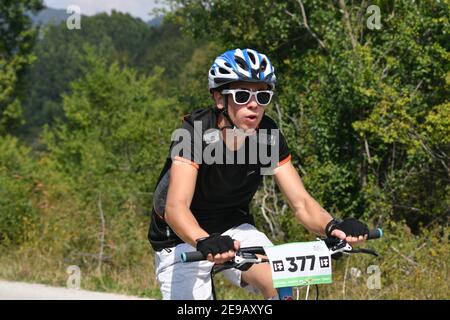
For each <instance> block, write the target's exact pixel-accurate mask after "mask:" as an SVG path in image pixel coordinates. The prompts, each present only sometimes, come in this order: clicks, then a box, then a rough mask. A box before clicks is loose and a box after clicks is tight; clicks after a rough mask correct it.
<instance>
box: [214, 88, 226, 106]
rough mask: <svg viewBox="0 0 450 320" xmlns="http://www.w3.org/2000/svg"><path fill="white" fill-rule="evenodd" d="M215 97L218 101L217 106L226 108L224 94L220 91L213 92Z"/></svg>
mask: <svg viewBox="0 0 450 320" xmlns="http://www.w3.org/2000/svg"><path fill="white" fill-rule="evenodd" d="M213 99H214V101H215V102H216V106H217V108H219V109H223V108H224V102H223V95H222V94H221V93H220V92H219V91H214V92H213Z"/></svg>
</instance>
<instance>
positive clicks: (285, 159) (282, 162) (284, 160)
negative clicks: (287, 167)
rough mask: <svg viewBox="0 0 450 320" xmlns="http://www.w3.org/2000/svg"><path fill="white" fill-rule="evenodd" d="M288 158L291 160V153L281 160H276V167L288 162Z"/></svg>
mask: <svg viewBox="0 0 450 320" xmlns="http://www.w3.org/2000/svg"><path fill="white" fill-rule="evenodd" d="M290 160H291V155H288V156H287V157H286V158H284V159H283V160H281V161H280V162H278V167H281V166H282V165H283V164H285V163H286V162H289V161H290Z"/></svg>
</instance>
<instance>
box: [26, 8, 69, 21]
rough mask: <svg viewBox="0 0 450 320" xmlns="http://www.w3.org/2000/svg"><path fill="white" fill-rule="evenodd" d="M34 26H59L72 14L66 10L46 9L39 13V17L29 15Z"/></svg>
mask: <svg viewBox="0 0 450 320" xmlns="http://www.w3.org/2000/svg"><path fill="white" fill-rule="evenodd" d="M29 16H30V17H31V20H32V21H33V24H34V25H47V24H59V23H60V22H61V21H64V20H66V19H67V18H68V17H69V16H70V14H68V13H67V12H66V10H64V9H53V8H46V9H43V10H41V11H39V12H38V14H37V15H33V14H29Z"/></svg>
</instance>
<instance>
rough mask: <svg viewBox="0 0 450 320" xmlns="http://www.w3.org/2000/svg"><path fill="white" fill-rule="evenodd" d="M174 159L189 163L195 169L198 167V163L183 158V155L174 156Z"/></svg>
mask: <svg viewBox="0 0 450 320" xmlns="http://www.w3.org/2000/svg"><path fill="white" fill-rule="evenodd" d="M174 160H177V161H181V162H184V163H187V164H190V165H191V166H193V167H194V168H195V169H197V170H198V169H199V168H200V167H199V165H198V164H197V163H195V162H194V161H191V160H189V159H186V158H183V157H179V156H176V157H175V158H174Z"/></svg>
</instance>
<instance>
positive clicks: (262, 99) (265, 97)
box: [256, 92, 271, 105]
mask: <svg viewBox="0 0 450 320" xmlns="http://www.w3.org/2000/svg"><path fill="white" fill-rule="evenodd" d="M256 98H257V100H258V103H259V104H262V105H266V104H269V102H270V98H271V97H270V93H269V92H258V94H257V95H256Z"/></svg>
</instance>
